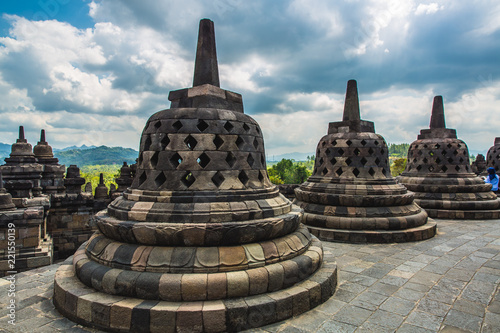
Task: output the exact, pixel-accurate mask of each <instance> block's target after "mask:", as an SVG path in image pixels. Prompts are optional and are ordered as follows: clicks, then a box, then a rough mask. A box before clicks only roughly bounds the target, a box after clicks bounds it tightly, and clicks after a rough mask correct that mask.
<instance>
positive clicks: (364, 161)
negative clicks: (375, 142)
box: [360, 157, 368, 165]
mask: <svg viewBox="0 0 500 333" xmlns="http://www.w3.org/2000/svg"><path fill="white" fill-rule="evenodd" d="M360 162H361V164H363V165H366V163H367V162H368V160H367V159H366V158H364V157H362V158H361V160H360Z"/></svg>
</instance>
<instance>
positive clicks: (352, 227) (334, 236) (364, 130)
mask: <svg viewBox="0 0 500 333" xmlns="http://www.w3.org/2000/svg"><path fill="white" fill-rule="evenodd" d="M295 195H296V200H295V202H294V203H295V204H297V205H298V206H300V207H302V208H303V209H304V223H305V224H306V225H307V226H308V228H309V230H310V231H311V233H312V234H313V235H315V236H317V237H319V238H320V239H322V240H327V241H342V242H352V243H364V242H370V243H372V242H375V243H386V242H408V241H418V240H423V239H427V238H430V237H433V236H434V235H435V233H436V223H435V222H433V221H428V220H427V213H426V212H425V211H424V210H423V209H421V208H420V207H419V206H418V205H416V204H415V202H414V200H413V194H412V193H411V192H408V191H407V189H406V188H405V187H404V186H402V185H400V184H398V183H397V181H396V179H394V178H393V177H392V176H391V172H390V169H389V163H388V149H387V144H386V142H385V140H384V138H383V137H382V136H380V135H378V134H376V133H375V127H374V124H373V122H371V121H365V120H361V119H360V113H359V101H358V90H357V84H356V81H355V80H350V81H349V82H348V83H347V91H346V99H345V105H344V115H343V120H342V121H341V122H332V123H330V124H329V127H328V134H327V135H325V136H324V137H323V138H321V140H320V141H319V143H318V147H317V150H316V161H315V165H314V172H313V175H312V176H311V177H309V179H308V180H307V181H306V182H305V183H303V184H302V185H301V186H300V187H299V188H298V189H296V190H295Z"/></svg>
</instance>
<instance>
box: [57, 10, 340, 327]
mask: <svg viewBox="0 0 500 333" xmlns="http://www.w3.org/2000/svg"><path fill="white" fill-rule="evenodd" d="M193 82H194V84H193V88H189V89H182V90H177V91H172V92H170V95H169V100H170V101H171V108H170V109H167V110H163V111H159V112H157V113H155V114H154V115H152V116H151V117H150V118H149V120H148V121H147V123H146V126H145V128H144V131H143V133H142V137H141V143H140V153H139V160H138V165H137V171H136V172H137V175H136V177H135V178H134V181H133V183H132V185H131V186H130V188H129V189H127V190H126V191H125V192H124V194H123V196H120V197H118V198H117V199H115V200H114V201H113V202H112V203H111V204H110V205H109V206H108V209H107V210H105V211H102V212H100V213H98V214H97V215H96V223H97V226H98V228H99V231H98V232H96V233H95V234H94V235H93V236H92V238H91V239H90V240H89V241H88V242H87V243H86V244H85V245H84V246H82V247H81V248H80V249H79V250H77V252H76V253H75V255H74V257H73V261H72V262H66V263H65V264H64V265H62V266H61V267H60V268H59V269H58V271H57V273H56V277H55V283H54V304H55V306H56V307H57V309H58V310H59V311H60V312H61V313H63V314H64V315H65V316H67V317H68V318H70V319H72V320H74V321H76V322H78V323H81V324H84V325H88V326H93V327H96V328H99V329H103V330H108V331H141V332H175V331H176V332H222V331H238V330H243V329H247V328H251V327H258V326H262V325H266V324H270V323H273V322H276V321H281V320H284V319H286V318H289V317H292V316H296V315H298V314H301V313H303V312H305V311H308V310H309V309H311V308H313V307H315V306H317V305H319V304H320V303H322V302H324V301H326V300H327V299H328V298H329V297H330V296H331V295H332V294H333V293H334V291H335V288H336V283H337V275H336V272H337V270H336V265H335V263H334V261H333V257H332V255H331V254H328V253H323V250H322V245H321V242H320V241H319V240H318V239H317V238H315V237H314V236H312V235H311V234H310V233H309V232H308V231H307V229H306V228H305V227H304V226H302V225H301V224H300V221H301V217H302V210H301V209H300V208H298V207H297V206H294V205H292V203H291V202H290V201H289V200H287V199H286V198H285V197H283V196H282V195H280V194H279V191H278V189H277V188H276V186H274V185H273V184H271V183H270V181H269V179H268V176H267V172H266V162H265V158H264V156H265V152H264V141H263V137H262V133H261V130H260V127H259V125H258V124H257V122H255V120H253V119H252V118H251V117H249V116H247V115H245V114H244V113H243V103H242V98H241V95H239V94H237V93H234V92H230V91H227V90H223V89H221V88H219V77H218V69H217V58H216V50H215V34H214V25H213V22H212V21H210V20H208V19H203V20H201V22H200V28H199V37H198V46H197V53H196V61H195V74H194V80H193Z"/></svg>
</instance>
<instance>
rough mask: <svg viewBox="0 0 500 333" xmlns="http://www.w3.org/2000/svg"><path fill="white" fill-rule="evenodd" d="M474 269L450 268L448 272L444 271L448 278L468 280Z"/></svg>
mask: <svg viewBox="0 0 500 333" xmlns="http://www.w3.org/2000/svg"><path fill="white" fill-rule="evenodd" d="M475 273H476V271H468V270H464V269H459V268H452V269H450V270H449V271H448V272H446V274H445V276H446V277H447V278H449V279H454V280H460V281H465V282H467V281H469V280H470V279H471V278H472V277H473V276H474V274H475Z"/></svg>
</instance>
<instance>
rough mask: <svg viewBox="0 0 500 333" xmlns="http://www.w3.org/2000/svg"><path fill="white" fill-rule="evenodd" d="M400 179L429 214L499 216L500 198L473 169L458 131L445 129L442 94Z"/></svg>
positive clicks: (440, 215)
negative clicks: (427, 127) (427, 126)
mask: <svg viewBox="0 0 500 333" xmlns="http://www.w3.org/2000/svg"><path fill="white" fill-rule="evenodd" d="M398 180H399V182H400V183H402V184H404V185H405V186H406V187H407V188H408V190H410V191H412V192H414V193H415V201H416V202H417V203H418V204H419V205H420V206H421V207H422V208H424V209H425V210H426V211H427V213H428V214H429V216H430V217H437V218H443V219H497V218H499V217H500V210H499V208H500V199H497V196H496V195H495V193H493V192H491V185H490V184H485V183H484V181H483V180H482V179H481V178H479V177H477V176H476V175H475V174H474V173H473V172H472V168H471V166H470V162H469V149H468V148H467V144H465V142H463V141H462V140H459V139H457V132H456V130H454V129H449V128H446V125H445V118H444V108H443V98H442V97H441V96H436V97H434V102H433V105H432V115H431V123H430V129H423V130H421V131H420V135H419V136H418V137H417V140H416V141H414V142H413V143H412V144H411V145H410V148H409V149H408V161H407V163H406V169H405V171H404V172H403V173H402V174H401V176H400V177H398Z"/></svg>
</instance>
